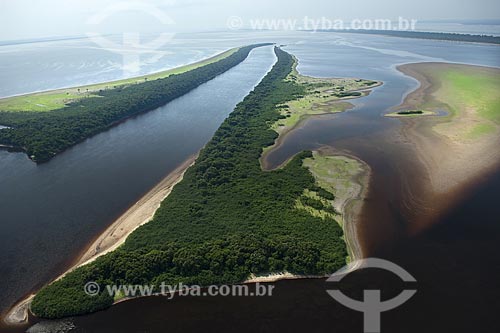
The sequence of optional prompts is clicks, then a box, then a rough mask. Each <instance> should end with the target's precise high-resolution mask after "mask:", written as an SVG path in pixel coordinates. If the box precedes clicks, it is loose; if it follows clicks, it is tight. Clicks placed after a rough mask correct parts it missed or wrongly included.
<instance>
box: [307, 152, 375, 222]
mask: <svg viewBox="0 0 500 333" xmlns="http://www.w3.org/2000/svg"><path fill="white" fill-rule="evenodd" d="M303 164H304V166H305V167H307V168H308V169H309V170H310V171H311V174H312V175H313V176H314V178H315V179H316V183H317V185H318V187H317V189H316V191H317V193H313V196H312V197H313V198H316V199H318V200H320V201H321V202H322V203H323V205H324V206H325V207H327V209H326V210H325V209H323V210H324V211H325V212H326V213H332V210H331V209H330V207H333V212H334V213H336V214H337V215H339V216H337V217H336V220H337V221H338V222H339V223H343V216H342V214H344V213H345V205H346V203H347V202H348V201H350V200H352V199H357V198H359V197H360V194H361V192H362V189H363V186H365V185H366V184H365V183H366V182H367V179H366V178H367V173H366V172H365V168H364V166H363V165H362V164H361V162H359V161H358V160H355V159H353V158H350V157H347V156H340V155H329V154H328V153H324V152H316V151H315V152H313V156H312V157H310V158H306V159H304V162H303ZM308 193H309V195H310V192H307V191H306V192H305V195H308ZM322 215H324V214H322Z"/></svg>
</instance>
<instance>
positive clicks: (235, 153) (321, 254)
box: [32, 48, 347, 318]
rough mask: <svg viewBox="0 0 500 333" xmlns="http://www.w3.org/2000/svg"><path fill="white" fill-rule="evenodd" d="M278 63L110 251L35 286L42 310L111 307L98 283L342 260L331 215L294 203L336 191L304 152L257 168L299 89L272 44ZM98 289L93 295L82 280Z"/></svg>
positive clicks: (181, 278) (208, 278)
mask: <svg viewBox="0 0 500 333" xmlns="http://www.w3.org/2000/svg"><path fill="white" fill-rule="evenodd" d="M275 53H276V55H277V58H278V60H277V62H276V64H275V65H274V67H273V68H272V70H271V71H270V72H269V73H268V74H267V75H266V76H265V78H264V79H263V80H262V81H261V83H260V84H259V85H258V86H257V87H256V88H255V89H254V90H253V91H252V92H251V93H250V94H249V95H248V96H247V97H246V98H245V99H244V100H243V101H242V102H241V103H239V104H238V105H237V107H236V108H235V110H234V111H233V112H232V113H231V114H230V116H229V117H228V118H227V119H226V120H225V121H224V123H223V124H222V125H221V126H220V128H219V129H218V130H217V132H216V133H215V135H214V137H213V138H212V140H211V141H210V142H209V143H208V144H207V145H206V146H205V148H204V149H203V150H202V151H201V153H200V155H199V157H198V159H197V161H196V164H195V165H193V166H192V167H191V168H189V169H188V170H187V171H186V173H185V176H184V179H183V180H182V181H181V182H180V183H179V184H177V185H176V186H175V187H174V189H173V191H172V193H171V194H170V195H169V196H168V198H167V199H165V200H164V201H163V203H162V204H161V207H160V208H159V210H158V211H157V212H156V214H155V217H154V218H153V220H152V221H151V222H149V223H147V224H145V225H143V226H142V227H140V228H139V229H137V230H136V231H135V232H134V233H132V234H131V236H130V237H129V238H128V239H127V241H126V242H125V244H124V245H122V246H121V247H120V248H118V249H117V250H116V251H114V252H112V253H109V254H107V255H105V256H102V257H100V258H98V259H97V260H96V261H95V262H93V263H91V264H89V265H86V266H83V267H80V268H78V269H76V270H75V271H73V272H71V273H69V274H68V275H67V276H66V277H64V278H63V279H61V280H59V281H57V282H55V283H53V284H51V285H49V286H47V287H45V288H44V289H42V290H41V291H40V292H39V293H38V294H37V296H36V297H35V299H34V300H33V303H32V310H33V312H34V313H35V314H36V315H38V316H41V317H46V318H58V317H64V316H72V315H78V314H83V313H89V312H93V311H97V310H100V309H104V308H106V307H109V306H111V304H112V303H113V301H114V296H115V295H109V294H108V293H107V292H106V291H104V290H105V288H104V285H110V284H111V285H113V284H117V285H137V284H141V285H142V284H148V285H149V284H153V285H160V284H161V283H165V284H171V285H174V284H177V283H180V282H182V283H184V284H191V285H194V284H196V285H202V286H206V285H211V284H222V283H238V282H242V281H244V280H245V279H247V278H248V277H249V276H250V275H251V274H259V273H267V272H280V271H288V272H291V273H296V274H327V273H331V272H333V271H335V270H337V269H338V268H340V267H342V266H343V265H344V264H345V258H346V256H347V249H346V245H345V243H344V241H343V239H342V236H343V231H342V228H341V227H340V226H339V224H338V223H337V222H336V221H335V220H334V219H333V218H331V217H325V218H321V217H315V216H312V215H310V214H309V213H308V212H307V211H305V210H299V209H297V208H296V201H297V199H299V198H300V197H301V196H302V194H303V193H304V190H305V189H309V190H311V191H315V192H317V193H318V194H320V195H321V196H329V197H333V195H332V194H331V193H329V192H327V191H325V190H324V189H321V188H319V187H318V186H317V184H316V183H315V179H314V177H313V176H312V175H311V173H310V171H309V170H308V169H307V168H305V167H304V166H303V165H302V160H303V159H304V158H305V157H311V155H312V154H311V152H303V153H301V154H299V155H297V156H295V157H294V158H293V159H292V160H291V161H290V162H289V163H288V164H287V165H286V166H285V167H283V168H282V169H279V170H275V171H271V172H267V171H262V169H261V166H260V163H259V157H260V155H261V153H262V149H263V147H267V146H269V145H271V144H273V143H274V140H275V139H276V138H277V133H276V132H275V131H273V130H271V129H270V124H272V123H274V122H276V121H277V120H278V118H279V117H280V113H279V111H278V106H279V105H282V104H283V103H285V102H287V101H290V100H294V99H297V98H300V97H302V96H304V94H305V93H306V90H305V88H304V86H302V85H300V84H299V83H295V82H292V81H287V80H285V78H286V77H287V75H288V74H289V73H290V72H291V70H292V66H293V63H294V60H293V58H292V56H291V55H290V54H288V53H286V52H284V51H282V50H281V49H279V48H275ZM89 281H95V282H97V283H98V284H99V285H101V293H100V294H99V295H97V296H94V297H90V296H88V295H86V294H85V293H84V285H85V284H86V283H87V282H89Z"/></svg>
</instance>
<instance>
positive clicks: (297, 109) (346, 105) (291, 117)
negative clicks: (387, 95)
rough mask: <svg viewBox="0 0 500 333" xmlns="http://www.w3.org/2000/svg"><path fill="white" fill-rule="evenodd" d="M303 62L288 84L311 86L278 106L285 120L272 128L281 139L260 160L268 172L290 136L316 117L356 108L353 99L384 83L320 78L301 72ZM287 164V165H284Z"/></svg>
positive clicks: (293, 71) (356, 79)
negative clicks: (269, 159) (271, 159)
mask: <svg viewBox="0 0 500 333" xmlns="http://www.w3.org/2000/svg"><path fill="white" fill-rule="evenodd" d="M298 65H299V61H298V59H297V58H295V57H294V64H293V69H292V72H291V73H290V74H289V75H288V76H287V78H286V80H287V81H292V82H297V83H299V84H302V85H304V86H306V87H307V89H306V94H305V95H304V96H302V97H300V98H297V99H295V100H292V101H288V102H287V103H284V104H282V105H279V106H278V109H279V111H280V114H281V118H280V119H279V120H278V121H276V122H275V123H274V124H272V125H271V129H273V130H274V131H275V132H276V133H278V138H277V139H276V140H275V142H274V144H273V145H271V146H268V147H265V148H264V149H263V153H262V155H261V158H260V163H261V166H262V168H263V169H264V170H267V169H270V168H269V165H268V163H267V160H266V157H267V155H268V154H269V152H271V151H272V150H273V149H277V148H278V147H279V146H280V145H281V143H282V142H283V141H284V140H285V139H286V137H287V135H288V134H289V133H290V132H292V131H294V130H296V129H299V128H300V126H301V125H302V124H303V123H304V121H305V120H306V119H308V118H310V117H312V116H320V115H324V114H332V113H339V112H344V111H347V110H350V109H352V108H354V104H352V103H350V102H349V101H350V100H353V99H357V98H361V97H365V96H368V95H369V94H370V93H371V92H372V89H374V88H377V87H380V86H382V85H383V82H381V81H373V80H365V79H360V78H317V77H311V76H306V75H302V74H300V73H299V72H298V70H297V66H298ZM284 164H286V162H285V163H284Z"/></svg>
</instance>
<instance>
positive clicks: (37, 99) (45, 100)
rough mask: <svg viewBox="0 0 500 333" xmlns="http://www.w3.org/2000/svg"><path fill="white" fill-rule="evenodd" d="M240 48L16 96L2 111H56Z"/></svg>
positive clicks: (5, 101) (214, 59)
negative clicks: (153, 69) (142, 71)
mask: <svg viewBox="0 0 500 333" xmlns="http://www.w3.org/2000/svg"><path fill="white" fill-rule="evenodd" d="M238 49H239V48H233V49H230V50H228V51H226V52H223V53H221V54H218V55H216V56H214V57H211V58H208V59H205V60H202V61H199V62H196V63H193V64H189V65H185V66H181V67H177V68H173V69H169V70H166V71H162V72H158V73H153V74H149V75H143V76H138V77H134V78H129V79H124V80H118V81H112V82H105V83H98V84H93V85H87V86H80V87H71V88H67V89H58V90H51V91H45V92H40V93H33V94H27V95H20V96H14V97H7V98H3V99H0V111H37V112H38V111H40V112H44V111H52V110H56V109H60V108H63V107H65V106H66V105H68V104H69V103H71V102H74V101H77V100H80V99H83V98H89V97H98V96H97V95H96V94H94V92H99V91H102V90H107V89H112V88H116V87H120V86H127V85H132V84H137V83H141V82H145V81H148V80H150V81H151V80H156V79H162V78H166V77H168V76H170V75H173V74H181V73H185V72H187V71H190V70H193V69H196V68H198V67H202V66H205V65H208V64H211V63H214V62H217V61H219V60H221V59H224V58H226V57H228V56H230V55H231V54H233V53H235V52H236V51H237V50H238Z"/></svg>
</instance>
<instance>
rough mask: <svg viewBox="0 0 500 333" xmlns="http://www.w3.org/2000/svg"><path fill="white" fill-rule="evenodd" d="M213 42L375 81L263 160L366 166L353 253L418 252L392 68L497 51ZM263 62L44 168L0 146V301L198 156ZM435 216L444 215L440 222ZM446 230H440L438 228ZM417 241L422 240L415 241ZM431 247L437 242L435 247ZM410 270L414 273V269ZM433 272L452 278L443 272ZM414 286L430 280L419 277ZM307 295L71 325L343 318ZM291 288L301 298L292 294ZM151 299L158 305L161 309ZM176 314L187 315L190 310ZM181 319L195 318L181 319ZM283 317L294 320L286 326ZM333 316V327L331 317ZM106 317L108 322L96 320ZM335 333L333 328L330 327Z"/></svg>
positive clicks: (124, 310)
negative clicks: (317, 158) (357, 249)
mask: <svg viewBox="0 0 500 333" xmlns="http://www.w3.org/2000/svg"><path fill="white" fill-rule="evenodd" d="M245 34H246V35H245ZM212 37H213V36H212ZM217 38H220V39H221V40H226V41H227V40H231V42H224V46H235V45H229V44H237V45H238V43H240V44H246V43H250V42H257V41H274V42H278V43H282V44H285V47H284V48H285V50H287V51H289V52H291V53H292V54H294V55H296V56H297V57H298V59H299V67H298V69H299V71H300V72H301V73H303V74H306V75H311V76H320V77H362V78H366V79H373V80H381V81H384V85H383V86H381V87H379V88H376V89H374V91H373V93H372V94H371V95H370V96H369V97H366V98H362V99H359V100H354V101H353V103H354V104H355V106H356V107H355V108H354V109H353V110H351V111H348V112H345V113H342V114H337V115H327V116H319V117H314V118H310V119H309V120H307V121H306V122H304V123H303V124H302V126H301V127H300V129H297V130H296V131H294V132H292V133H290V135H288V137H287V139H286V140H285V141H284V142H283V144H282V145H281V146H280V147H279V148H278V149H277V150H275V151H274V152H273V153H272V154H270V155H269V159H268V162H269V163H270V165H279V164H280V163H281V162H283V161H284V160H286V159H287V158H288V157H289V156H291V155H293V154H295V153H296V152H298V151H300V150H303V149H312V148H316V147H320V146H323V145H330V146H334V147H335V148H337V149H343V150H346V151H349V152H351V153H353V154H354V155H356V156H358V157H360V158H362V159H363V160H364V161H365V162H367V163H368V164H369V165H370V166H371V168H372V170H373V174H374V178H373V181H372V184H371V192H370V200H369V201H368V204H367V205H365V206H366V207H365V209H364V212H363V215H364V217H363V218H364V219H365V220H369V219H371V220H372V223H371V224H365V225H364V226H365V227H366V228H364V229H363V231H362V232H361V237H360V240H361V243H362V246H363V250H364V253H365V254H380V255H381V256H384V257H390V258H392V257H395V256H394V253H398V252H393V251H392V250H393V249H394V248H396V249H397V248H398V247H402V248H405V246H410V245H409V244H412V245H414V246H415V248H416V249H418V248H419V247H418V245H420V246H421V245H422V244H425V242H421V241H420V240H417V241H411V240H408V238H407V237H406V235H405V229H406V225H405V223H407V222H408V221H410V220H411V219H412V217H413V216H414V215H415V212H413V213H412V212H410V211H409V210H408V209H406V210H405V209H404V207H402V205H401V202H402V200H404V199H402V196H401V194H402V188H401V182H400V177H395V176H394V175H395V174H396V175H398V174H400V173H401V172H402V170H408V169H411V170H414V171H415V172H416V173H415V177H414V178H413V179H414V180H415V182H410V183H409V184H406V185H407V186H406V188H412V189H413V190H414V191H417V192H418V190H419V189H418V182H417V181H416V180H418V177H419V176H421V175H420V174H419V173H418V168H412V165H413V164H414V163H416V161H415V157H414V156H412V155H411V152H410V151H409V150H408V149H407V147H405V146H404V145H398V144H396V143H395V142H394V140H393V138H394V137H395V136H396V135H397V133H398V130H399V128H400V123H399V121H398V120H396V119H387V118H383V117H382V115H383V113H385V112H387V110H388V109H389V108H391V107H393V106H396V105H398V104H399V103H400V102H401V101H402V100H403V98H404V96H405V95H406V94H407V93H409V92H410V91H411V90H413V89H415V88H416V87H417V82H416V81H414V80H413V79H411V78H408V77H406V76H404V75H402V74H401V73H399V72H398V71H396V70H395V66H396V65H398V64H402V63H407V62H419V61H447V62H461V63H469V64H479V65H486V66H495V67H500V60H499V59H500V57H498V53H499V51H498V50H499V48H498V46H494V45H478V44H463V43H453V42H445V41H428V40H413V39H411V40H408V39H401V38H390V37H382V36H367V35H353V34H341V35H336V34H330V33H316V34H309V33H288V34H287V33H267V32H262V33H241V34H240V35H238V37H235V35H232V34H229V33H227V34H217ZM273 60H274V57H273V56H272V54H271V51H270V48H266V49H260V50H256V51H254V52H253V53H252V55H251V57H249V59H247V60H246V61H245V62H244V63H242V64H241V65H240V66H238V67H236V68H234V69H232V70H230V71H229V72H228V73H226V74H224V75H222V76H220V77H218V78H216V79H215V80H213V81H211V82H209V83H207V84H205V85H203V86H202V87H200V88H198V89H196V90H195V91H193V92H191V93H189V94H187V95H186V96H184V97H182V98H179V99H178V100H176V101H174V102H172V103H170V104H168V105H167V106H165V107H163V108H160V109H158V110H155V111H152V112H150V113H147V114H145V115H142V116H139V117H137V118H134V119H131V120H129V121H127V122H125V123H123V124H121V125H119V126H117V127H115V128H113V129H111V130H109V131H107V132H104V133H101V134H99V135H97V136H95V137H93V138H91V139H89V140H87V141H85V142H84V143H82V144H80V145H77V146H75V147H74V148H72V149H70V150H68V151H67V152H65V153H63V154H61V155H60V156H58V157H56V158H55V159H53V160H52V161H51V162H49V163H47V164H44V165H40V166H36V165H35V164H33V163H31V162H30V161H29V160H28V159H27V157H26V156H25V155H23V154H20V153H17V154H12V153H7V152H6V151H0V204H1V207H0V212H1V214H2V221H3V223H2V224H1V225H0V228H2V229H1V230H0V237H1V239H0V244H1V245H0V247H1V248H0V250H2V251H1V253H2V255H1V257H0V267H1V270H2V271H1V272H0V273H1V274H2V276H4V277H5V279H2V281H1V285H0V287H1V288H2V290H4V291H7V292H4V293H3V294H2V304H4V305H5V304H10V303H11V302H12V301H14V300H16V299H17V298H19V297H21V296H22V295H24V294H25V293H27V292H29V291H30V290H32V289H36V288H37V287H38V286H40V285H41V284H43V283H45V282H47V281H48V280H50V279H51V278H52V277H54V276H55V275H56V273H57V272H60V271H62V270H63V269H64V267H66V266H67V265H68V264H69V263H70V261H71V260H72V259H73V258H74V257H75V255H76V254H77V253H79V250H81V249H82V248H83V247H84V246H85V244H87V243H88V242H89V240H90V239H92V237H94V236H95V235H96V234H97V233H99V231H102V230H103V229H104V228H105V227H106V225H107V224H109V223H110V222H111V221H113V219H114V218H115V217H117V216H118V215H120V213H121V212H123V211H124V210H125V209H126V208H127V207H128V206H130V205H131V204H133V203H134V202H135V201H137V199H138V198H140V196H141V195H142V194H143V193H145V192H146V191H147V190H148V189H149V188H151V187H152V186H153V185H154V184H155V183H156V182H158V181H159V180H160V179H161V178H162V177H163V176H164V175H165V174H167V173H168V172H169V171H170V170H172V169H174V168H175V166H176V165H178V164H179V163H180V161H182V160H183V159H185V158H187V157H188V156H189V155H191V154H193V153H194V152H196V151H197V150H199V148H200V147H202V146H203V144H204V143H205V142H206V141H207V140H208V139H209V138H210V136H211V135H212V133H213V132H214V131H215V129H216V128H217V127H218V125H219V124H220V122H221V121H222V120H223V119H224V117H225V116H227V114H228V113H229V112H230V111H231V110H232V108H233V107H234V105H235V104H236V103H237V102H238V101H239V100H241V99H242V98H243V96H245V95H246V93H248V91H249V90H250V89H251V88H252V87H253V86H254V85H255V84H256V83H257V82H258V81H259V79H260V78H261V77H262V76H263V74H264V73H265V72H266V71H267V70H268V69H269V68H270V66H271V64H272V61H273ZM495 184H496V183H495ZM489 185H491V184H489ZM478 186H479V185H478ZM484 186H486V185H484ZM478 191H479V190H478ZM494 191H497V192H496V193H498V187H496V188H493V190H491V189H490V190H489V191H486V192H481V191H479V192H478V193H480V194H478V195H479V196H481V195H483V196H485V197H484V198H489V196H490V195H491V193H492V192H494ZM481 193H483V194H481ZM475 202H479V201H475ZM481 207H482V206H481V205H476V206H474V207H473V208H474V209H477V210H480V209H481ZM452 215H453V213H451V212H450V216H452ZM449 219H453V218H451V217H450V218H449ZM4 221H6V222H4ZM443 221H448V220H446V219H445V218H443ZM443 223H444V222H443ZM445 224H446V223H445ZM446 225H447V226H449V222H448V223H447V224H446ZM450 229H451V230H452V229H453V228H452V227H450ZM421 237H423V238H424V239H425V237H426V236H425V235H423V236H421ZM447 237H451V238H452V236H450V235H447ZM445 238H446V237H445ZM402 240H407V241H408V244H403V245H400V242H401V241H402ZM433 241H435V240H434V239H433ZM435 243H436V244H439V240H438V241H435ZM433 244H434V243H433ZM413 250H415V249H413ZM424 250H425V248H424V249H422V253H423V254H422V256H425V257H424V258H432V253H431V252H432V251H428V252H426V251H424ZM440 250H442V248H440ZM401 252H404V251H403V250H401ZM414 253H415V252H411V254H412V255H409V256H408V258H412V260H406V259H408V258H403V259H401V258H399V261H398V262H402V263H406V265H410V266H411V265H412V263H413V264H415V263H418V262H419V261H418V260H417V259H415V256H414ZM68 254H69V255H68ZM452 257H453V256H452V254H451V253H450V254H449V255H448V256H443V260H451V259H452ZM394 260H396V259H394ZM405 260H406V261H405ZM422 260H424V259H422ZM450 262H453V260H452V261H450ZM415 267H416V269H417V270H418V268H420V269H422V268H423V267H425V265H423V264H422V265H421V266H418V265H415ZM450 267H451V266H450ZM29 272H35V274H28V273H29ZM443 274H444V276H447V275H446V274H448V276H450V275H451V274H453V267H451V268H450V270H448V271H445V272H444V273H443ZM423 279H424V280H425V281H427V282H428V281H432V279H431V278H430V276H425V277H424V278H423ZM280 286H282V287H280ZM318 286H320V287H318ZM315 288H316V289H315ZM318 288H320V289H321V290H322V292H324V286H323V283H322V282H317V281H315V280H312V281H310V282H307V281H300V282H297V281H292V282H283V283H281V284H279V286H278V289H281V290H284V291H283V295H284V296H283V298H279V297H278V298H276V300H275V301H272V302H267V303H266V302H265V300H264V301H260V302H259V301H258V300H256V301H255V302H254V301H252V302H250V303H248V302H242V301H234V302H232V301H231V302H229V303H226V302H225V301H224V300H221V299H215V300H213V301H212V300H211V301H210V302H209V301H208V300H206V299H205V300H201V301H198V300H179V301H176V302H170V303H167V302H164V301H162V300H159V299H157V298H152V299H145V300H137V301H133V302H128V303H123V304H121V305H119V306H116V307H113V308H112V309H110V310H108V311H105V312H102V313H99V314H95V315H91V316H85V317H81V318H78V319H75V320H74V322H75V323H76V325H77V327H81V331H85V330H87V331H89V330H90V331H97V329H98V328H99V327H102V331H106V329H107V331H112V330H116V331H120V327H121V326H120V324H119V323H118V322H119V321H118V320H115V319H118V318H132V315H131V314H132V313H136V312H137V311H139V313H140V315H142V316H145V318H149V319H150V325H149V324H148V325H146V324H143V325H146V326H142V327H144V329H146V330H147V329H149V330H153V331H154V330H158V329H162V328H164V327H165V326H164V322H165V321H166V319H168V320H169V321H170V322H171V323H172V324H173V325H177V326H176V327H178V328H180V327H182V328H185V329H187V330H189V328H192V329H193V330H196V328H199V327H201V326H203V325H204V323H205V322H204V321H203V320H204V319H203V318H205V320H208V319H207V318H206V317H205V316H204V315H202V314H201V313H207V316H209V314H211V313H213V316H217V313H218V314H219V315H220V319H218V321H216V322H214V324H213V325H214V327H226V328H227V327H231V325H236V324H238V320H237V319H236V318H240V317H239V316H238V315H236V314H235V313H239V314H241V313H245V314H246V315H241V318H243V319H244V320H242V321H241V322H239V326H238V327H242V328H245V323H247V324H248V326H246V327H247V329H250V328H252V327H256V325H253V326H252V325H251V324H250V322H251V318H259V324H262V323H263V325H264V326H259V327H260V328H262V327H264V328H265V327H266V326H265V324H266V323H269V325H271V323H273V324H275V323H276V324H277V325H278V326H279V325H280V323H282V325H283V327H288V328H290V327H295V328H297V327H302V326H301V325H300V324H299V323H297V320H298V319H299V318H305V320H304V327H307V326H308V325H309V327H310V325H312V323H313V322H314V319H316V320H317V321H318V322H319V323H323V324H324V325H325V327H326V325H331V324H332V320H331V319H324V316H325V315H328V314H329V313H331V312H333V311H334V310H335V312H336V313H340V316H341V317H342V315H344V314H345V311H344V312H342V311H341V310H340V309H339V307H335V306H332V309H333V310H332V309H330V308H328V309H326V308H324V307H321V306H320V305H322V304H326V303H322V302H324V301H325V302H326V300H325V299H322V298H321V297H319V296H318V298H314V297H313V298H312V297H311V295H316V294H318V295H319V290H320V289H318ZM431 289H432V288H431ZM297 290H300V292H298V293H295V292H296V291H297ZM314 290H316V291H314ZM432 290H433V289H432ZM295 294H296V295H295ZM293 295H295V296H296V297H292V296H293ZM325 295H326V293H325ZM315 299H317V301H315ZM329 301H330V302H331V300H329ZM427 301H429V299H427ZM159 302H164V303H165V304H164V305H163V306H161V305H159ZM287 302H288V303H289V302H293V304H300V305H301V306H297V307H296V310H294V311H295V312H293V311H292V315H290V316H288V315H286V313H285V312H286V311H287V309H289V307H284V306H283V304H285V303H286V304H288V303H287ZM315 302H316V303H315ZM179 303H181V305H179ZM263 303H266V304H268V305H267V306H266V305H264V304H263ZM175 304H177V305H175ZM182 304H184V306H183V305H182ZM238 304H239V305H238ZM307 304H310V305H309V306H308V305H307ZM314 304H316V305H318V306H319V307H318V306H317V307H315V306H313V305H314ZM174 305H175V309H176V310H174ZM192 306H194V308H191V307H192ZM186 309H192V312H189V311H187V310H186ZM321 309H323V310H321ZM217 311H219V312H217ZM290 311H291V310H290ZM181 313H184V314H183V315H181ZM293 313H294V314H295V316H294V315H293ZM167 314H168V315H167ZM247 314H248V315H247ZM191 317H196V318H198V319H197V320H192V318H191ZM291 317H293V318H297V320H290V318H291ZM332 318H336V320H342V318H340V319H339V318H338V316H333V317H332ZM346 318H347V319H346ZM353 318H354V319H356V318H358V317H353ZM360 318H361V317H359V318H358V319H360ZM174 319H177V320H174ZM343 319H344V320H347V322H349V321H350V320H351V317H350V315H346V317H345V318H343ZM120 320H121V319H120ZM190 320H191V321H190ZM105 322H106V323H108V324H106V325H104V323H105ZM120 322H121V323H123V325H124V326H123V327H128V328H131V327H133V324H132V323H131V322H130V321H128V320H123V321H120ZM141 322H143V321H142V320H141ZM110 323H113V325H115V326H112V324H110ZM127 323H128V324H127ZM292 323H296V324H295V325H296V326H294V325H292ZM345 323H346V322H344V324H345ZM110 325H111V326H110ZM116 325H117V326H116ZM182 325H183V326H182ZM225 325H226V326H225ZM320 326H321V325H320ZM346 327H347V326H346ZM172 330H174V331H175V330H176V329H175V328H172ZM178 330H179V329H178ZM339 331H342V330H341V327H340V328H339Z"/></svg>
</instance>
